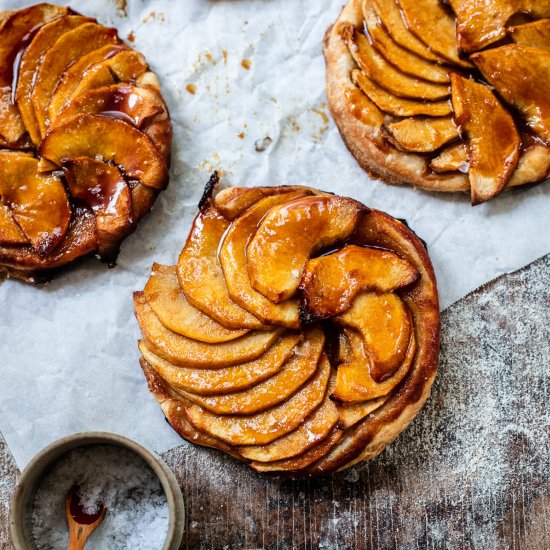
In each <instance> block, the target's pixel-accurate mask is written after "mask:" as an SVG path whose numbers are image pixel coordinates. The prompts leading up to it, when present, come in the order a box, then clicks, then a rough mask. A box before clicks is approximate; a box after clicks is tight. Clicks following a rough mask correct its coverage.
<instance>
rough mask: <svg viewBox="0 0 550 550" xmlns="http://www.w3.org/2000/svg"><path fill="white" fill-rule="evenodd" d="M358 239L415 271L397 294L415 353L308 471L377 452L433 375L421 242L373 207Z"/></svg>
mask: <svg viewBox="0 0 550 550" xmlns="http://www.w3.org/2000/svg"><path fill="white" fill-rule="evenodd" d="M357 241H358V242H360V243H362V244H366V245H371V246H380V247H383V248H388V249H390V250H392V251H394V252H396V253H398V254H399V255H400V256H402V257H404V258H406V259H407V260H408V261H410V262H411V263H412V264H413V265H414V266H415V267H416V269H417V270H418V271H419V273H420V278H419V279H418V281H417V283H415V284H414V285H413V287H412V289H411V290H409V291H406V292H404V293H402V297H403V299H404V300H405V302H406V303H407V305H408V307H409V309H410V311H411V313H412V315H413V318H414V326H415V336H416V339H417V344H418V348H417V352H416V356H415V359H414V362H413V365H412V367H411V370H410V371H409V374H408V376H407V377H406V378H405V380H404V381H403V382H402V383H401V385H400V386H398V388H397V390H396V391H394V393H393V394H392V396H391V398H390V399H389V400H388V401H387V402H386V403H384V404H383V405H382V406H381V407H380V408H378V409H376V410H375V411H374V412H372V413H371V414H369V415H368V416H367V417H365V418H364V419H363V420H362V421H360V422H359V423H358V424H357V425H356V426H354V427H352V428H350V429H348V430H346V432H345V434H344V437H343V439H342V441H341V442H340V443H339V444H338V445H337V446H336V447H335V448H334V449H333V450H332V451H331V452H330V453H329V454H328V455H327V456H326V457H324V458H323V459H321V460H320V461H319V462H317V463H315V464H314V465H313V466H311V467H310V468H309V469H308V472H307V473H308V475H311V476H318V475H323V474H325V473H326V472H327V471H330V472H334V471H336V470H341V469H344V468H348V467H350V466H352V465H353V464H355V463H357V462H360V461H362V460H369V459H371V458H374V457H375V456H376V455H378V454H379V453H380V452H382V450H383V449H384V448H385V447H386V446H387V445H388V444H389V443H391V442H392V441H393V440H394V439H395V438H396V437H397V436H398V435H399V434H400V433H401V432H402V431H403V430H404V429H405V428H406V427H407V426H408V425H409V423H410V422H411V421H412V420H413V418H414V417H415V416H416V414H417V413H418V411H419V410H420V409H421V407H422V405H423V404H424V403H425V401H426V400H427V399H428V397H429V395H430V390H431V387H432V384H433V381H434V379H435V377H436V374H437V363H438V359H439V342H440V314H439V298H438V293H437V281H436V278H435V273H434V270H433V266H432V263H431V261H430V258H429V255H428V252H427V251H426V248H425V246H424V244H423V243H422V241H421V240H420V239H419V238H418V237H417V236H416V235H415V234H414V233H413V232H412V231H411V230H410V229H409V228H408V227H407V226H406V225H405V224H403V223H402V222H400V221H398V220H396V219H395V218H392V217H391V216H389V215H388V214H385V213H383V212H380V211H377V210H373V211H372V212H371V213H370V214H368V215H367V216H366V217H365V218H364V220H363V222H362V224H361V226H360V227H359V228H358V232H357Z"/></svg>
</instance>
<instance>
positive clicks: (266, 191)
mask: <svg viewBox="0 0 550 550" xmlns="http://www.w3.org/2000/svg"><path fill="white" fill-rule="evenodd" d="M291 191H301V192H302V193H304V194H306V195H307V194H311V193H312V190H311V189H310V188H309V187H304V186H301V185H280V186H278V187H228V188H227V189H222V190H221V191H220V192H219V193H218V194H217V195H216V196H215V197H214V206H215V207H216V209H217V210H218V212H219V213H220V214H221V215H222V216H223V217H224V218H225V219H226V220H228V221H233V220H235V219H236V218H238V217H239V216H240V215H241V214H243V213H244V212H245V211H246V210H248V209H249V208H250V207H251V206H253V205H254V204H256V203H257V202H258V201H260V200H261V199H263V198H264V197H270V196H272V195H282V194H283V193H290V192H291Z"/></svg>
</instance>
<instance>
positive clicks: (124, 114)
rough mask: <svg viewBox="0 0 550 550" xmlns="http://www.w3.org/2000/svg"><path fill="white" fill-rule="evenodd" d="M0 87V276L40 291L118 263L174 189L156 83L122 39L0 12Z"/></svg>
mask: <svg viewBox="0 0 550 550" xmlns="http://www.w3.org/2000/svg"><path fill="white" fill-rule="evenodd" d="M12 65H13V67H14V69H13V70H12V68H11V67H12ZM12 73H13V74H12ZM0 80H1V82H0V85H1V86H0V87H2V89H3V92H2V94H1V96H0V108H1V109H0V110H1V112H2V114H1V115H0V156H2V160H3V164H4V166H5V168H4V169H3V170H4V171H3V175H4V176H6V174H7V175H8V176H9V178H7V179H8V180H9V183H6V181H7V179H6V177H3V178H2V180H3V181H2V182H0V207H1V208H2V209H3V213H4V214H3V216H2V217H0V276H2V275H3V276H8V277H14V278H19V279H22V280H24V281H27V282H39V281H42V280H47V279H49V278H51V277H52V276H53V275H54V274H55V273H57V272H58V271H60V270H61V269H62V268H63V267H64V266H65V265H67V264H70V263H73V262H75V261H77V260H79V259H81V258H84V257H87V256H89V255H91V254H96V255H97V256H98V257H100V258H101V259H102V260H103V261H107V262H113V261H114V260H115V259H116V256H117V254H118V250H119V246H120V243H121V242H122V240H123V239H124V238H125V237H126V236H128V235H129V234H130V233H132V232H133V231H134V230H135V228H136V226H137V223H138V222H139V220H140V219H141V218H142V217H143V216H144V215H145V214H147V212H148V211H149V210H150V208H151V206H152V205H153V203H154V201H155V200H156V197H157V195H158V193H159V191H160V190H162V189H163V188H164V187H165V186H166V185H167V183H168V166H169V163H170V152H171V143H172V126H171V122H170V116H169V113H168V108H167V107H166V105H165V103H164V100H163V98H162V95H161V91H160V87H159V83H158V79H157V77H156V76H155V75H154V73H152V72H151V71H150V70H149V67H148V65H147V63H146V61H145V59H144V58H143V56H142V55H141V54H139V53H138V52H135V51H134V50H132V49H131V48H130V47H129V46H128V45H126V44H124V43H123V42H122V41H121V40H120V39H119V38H118V35H117V33H116V30H115V29H107V28H105V27H103V26H101V25H99V24H98V23H97V22H96V21H95V20H94V19H91V18H87V17H83V16H80V15H79V14H76V13H75V12H73V11H72V10H70V9H69V8H65V7H61V6H55V5H51V4H39V5H36V6H30V7H28V8H24V9H22V10H16V11H11V12H0ZM130 145H131V146H130ZM31 159H32V160H31ZM31 162H32V163H35V166H36V169H35V170H34V173H33V175H32V176H31V175H26V176H24V177H22V176H21V177H19V179H18V176H17V174H18V173H19V174H21V173H22V172H23V168H24V169H25V170H24V171H25V173H26V174H30V171H29V163H31ZM142 176H143V177H142ZM31 179H32V181H30V180H31ZM25 187H28V188H30V189H31V192H27V193H26V192H25V191H24V188H25ZM50 193H55V195H50ZM50 197H51V200H55V201H57V203H56V204H58V205H59V207H55V208H54V207H52V206H51V203H50V206H48V203H47V201H48V200H49V199H50ZM56 208H58V210H57V211H56ZM48 209H49V210H48ZM63 209H64V210H63ZM50 216H56V217H55V219H50Z"/></svg>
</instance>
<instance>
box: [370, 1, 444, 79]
mask: <svg viewBox="0 0 550 550" xmlns="http://www.w3.org/2000/svg"><path fill="white" fill-rule="evenodd" d="M363 16H364V18H365V26H366V29H367V32H368V34H369V38H370V40H371V42H372V44H373V45H374V47H375V48H376V49H377V50H378V51H379V52H380V53H381V54H382V55H383V56H384V57H385V58H386V59H387V60H388V61H389V62H390V63H391V64H392V65H395V67H397V68H398V69H399V70H400V71H401V72H403V73H405V74H408V75H411V76H413V77H415V78H422V79H424V80H428V81H430V82H436V83H440V84H441V83H442V84H446V83H449V82H450V80H451V79H450V77H449V71H448V70H447V69H445V68H444V67H441V66H439V65H437V64H435V63H434V62H433V61H427V60H426V59H424V58H423V57H419V56H418V55H416V54H415V53H412V52H410V51H409V50H407V49H406V48H402V47H401V46H399V44H397V43H396V42H394V41H393V39H392V38H391V36H390V35H389V34H388V32H387V31H386V29H385V28H384V26H383V25H382V22H381V21H380V19H378V16H377V15H376V12H375V11H374V7H373V0H363Z"/></svg>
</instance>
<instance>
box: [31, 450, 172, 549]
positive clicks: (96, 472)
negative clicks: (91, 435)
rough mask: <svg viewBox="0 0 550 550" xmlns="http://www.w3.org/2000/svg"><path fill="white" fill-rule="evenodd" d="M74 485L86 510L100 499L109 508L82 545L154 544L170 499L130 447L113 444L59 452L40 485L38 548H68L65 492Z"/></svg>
mask: <svg viewBox="0 0 550 550" xmlns="http://www.w3.org/2000/svg"><path fill="white" fill-rule="evenodd" d="M73 485H78V487H79V492H78V494H79V496H80V504H81V506H82V507H83V508H84V511H85V512H87V513H92V512H94V511H95V510H97V509H98V505H100V504H101V503H103V505H104V506H105V507H106V508H107V514H106V515H105V520H104V521H103V523H102V524H101V525H100V526H99V527H98V528H97V529H96V530H95V531H94V533H92V535H91V537H90V539H89V541H88V543H87V545H86V549H87V550H88V549H96V550H118V549H129V548H132V549H137V548H139V549H140V550H158V549H160V548H162V546H163V544H164V541H165V539H166V534H167V532H168V516H169V510H168V503H167V500H166V496H165V495H164V492H163V490H162V487H161V485H160V482H159V480H158V478H157V477H156V476H155V474H154V473H153V471H152V470H151V469H150V468H149V467H148V466H147V464H146V463H145V462H144V461H143V460H142V459H141V458H140V457H138V456H137V455H135V454H134V453H132V452H130V451H127V450H126V449H122V448H120V447H116V446H114V445H93V446H89V447H84V448H80V449H75V450H74V451H71V452H70V453H67V454H66V455H65V456H63V457H62V458H61V459H60V460H59V461H58V462H57V463H56V464H55V465H54V466H53V468H52V469H51V470H50V472H49V473H48V474H47V475H46V477H45V478H44V479H43V481H42V483H41V484H40V486H39V487H38V490H37V492H36V496H35V500H34V508H33V514H32V533H33V536H34V539H35V542H36V544H37V546H38V548H39V550H57V549H63V550H65V549H66V548H67V544H68V540H69V529H68V525H67V520H66V518H65V497H66V496H67V493H68V492H69V491H70V489H71V487H73Z"/></svg>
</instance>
